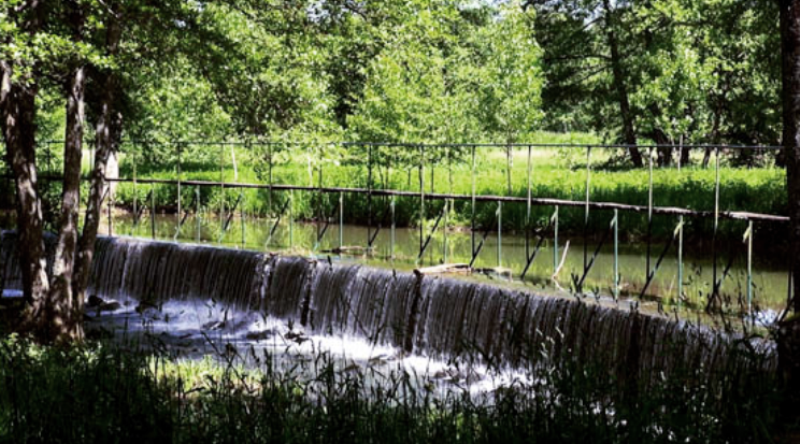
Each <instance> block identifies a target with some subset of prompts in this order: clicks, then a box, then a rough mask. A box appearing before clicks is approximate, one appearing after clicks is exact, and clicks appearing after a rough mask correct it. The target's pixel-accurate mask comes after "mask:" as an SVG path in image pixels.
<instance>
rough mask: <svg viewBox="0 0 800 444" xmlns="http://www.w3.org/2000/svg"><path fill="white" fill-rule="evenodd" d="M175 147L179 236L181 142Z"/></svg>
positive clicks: (179, 226) (179, 227)
mask: <svg viewBox="0 0 800 444" xmlns="http://www.w3.org/2000/svg"><path fill="white" fill-rule="evenodd" d="M175 147H176V148H175V149H176V151H177V157H178V167H177V168H178V170H177V173H178V196H177V197H178V233H176V235H175V237H176V238H177V237H178V234H179V233H180V230H181V144H177V145H175Z"/></svg>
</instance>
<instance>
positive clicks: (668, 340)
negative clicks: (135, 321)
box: [0, 232, 775, 381]
mask: <svg viewBox="0 0 800 444" xmlns="http://www.w3.org/2000/svg"><path fill="white" fill-rule="evenodd" d="M15 247H16V241H15V235H14V234H13V233H12V232H4V233H3V234H2V238H0V277H2V278H0V283H2V282H4V287H5V288H6V289H18V288H19V285H20V282H19V272H18V264H17V261H16V253H15V252H16V248H15ZM95 258H96V260H95V261H94V267H93V274H92V279H91V283H90V286H89V293H88V294H89V295H97V296H100V297H102V298H114V299H125V298H131V299H134V300H139V301H148V302H151V303H156V304H157V303H158V302H161V301H169V300H192V299H198V300H214V301H217V302H219V303H224V304H229V305H230V306H232V307H235V308H236V309H239V310H253V311H258V312H261V313H263V314H265V315H269V316H273V317H277V318H281V319H287V320H290V321H292V322H294V323H299V324H301V325H302V326H303V327H304V328H305V329H306V330H307V331H309V332H311V333H314V334H331V335H336V334H342V335H351V336H352V335H355V336H360V337H363V338H365V339H366V340H368V341H370V342H372V343H375V344H380V345H387V346H392V347H396V348H397V349H399V350H403V351H404V352H407V353H412V352H413V353H415V354H420V355H425V356H432V357H437V358H444V359H470V360H472V361H475V360H477V361H480V362H482V363H485V364H491V365H502V366H509V367H530V366H542V365H552V364H556V363H563V362H568V361H570V360H571V362H574V363H578V364H583V363H592V364H596V365H600V366H602V367H601V368H604V369H608V372H609V374H610V376H612V377H614V378H619V379H620V380H621V379H629V378H631V377H635V378H636V379H637V380H640V381H642V380H644V381H646V380H648V379H649V378H654V377H663V376H665V375H667V376H668V375H669V373H670V372H672V371H673V370H675V371H677V370H676V369H684V370H685V369H686V368H687V366H688V367H689V368H702V369H704V370H705V371H707V372H708V374H712V375H713V374H716V375H720V376H723V375H724V377H725V378H731V377H735V374H737V373H740V372H748V371H752V370H753V365H754V362H755V363H756V364H755V365H757V367H758V370H759V371H767V372H771V371H773V369H774V366H775V353H774V345H773V344H772V342H770V341H764V340H750V339H745V338H742V337H739V336H736V335H729V334H723V333H720V332H716V331H713V330H711V329H709V328H705V327H697V326H692V325H689V324H687V323H685V322H680V321H676V320H673V319H667V318H664V317H657V316H649V315H644V314H639V313H633V312H629V311H624V310H620V309H616V308H612V307H604V306H601V305H597V304H589V303H584V302H582V301H579V300H576V299H574V298H573V299H567V298H557V297H543V296H539V295H536V294H533V293H530V292H527V291H520V290H509V289H505V288H499V287H495V286H491V285H487V284H479V283H474V282H468V281H464V280H459V279H454V278H448V277H443V276H439V275H425V274H424V273H405V272H396V271H394V270H387V269H379V268H374V267H367V266H361V265H345V264H337V263H331V262H329V261H316V260H313V259H309V258H304V257H291V256H276V255H270V254H265V253H259V252H253V251H243V250H233V249H224V248H216V247H210V246H198V245H187V244H177V243H166V242H154V241H145V240H138V239H128V238H115V237H101V238H99V239H98V241H97V245H96V256H95ZM754 356H755V357H756V358H755V359H754Z"/></svg>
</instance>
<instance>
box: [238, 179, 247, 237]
mask: <svg viewBox="0 0 800 444" xmlns="http://www.w3.org/2000/svg"><path fill="white" fill-rule="evenodd" d="M239 219H241V223H242V247H244V245H245V244H246V243H247V242H246V239H245V234H246V228H245V223H246V222H247V214H246V213H245V211H244V188H239Z"/></svg>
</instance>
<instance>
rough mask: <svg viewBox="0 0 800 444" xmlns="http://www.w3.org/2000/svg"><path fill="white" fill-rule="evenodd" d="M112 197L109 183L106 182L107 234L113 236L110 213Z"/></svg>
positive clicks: (112, 222) (112, 223)
mask: <svg viewBox="0 0 800 444" xmlns="http://www.w3.org/2000/svg"><path fill="white" fill-rule="evenodd" d="M113 199H114V196H113V195H112V194H111V183H110V182H109V183H108V203H107V205H108V207H107V208H108V235H109V236H113V235H114V221H113V219H112V215H111V206H112V201H113Z"/></svg>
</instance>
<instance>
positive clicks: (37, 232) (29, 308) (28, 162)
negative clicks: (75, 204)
mask: <svg viewBox="0 0 800 444" xmlns="http://www.w3.org/2000/svg"><path fill="white" fill-rule="evenodd" d="M0 69H1V70H2V84H1V85H2V87H1V89H2V93H0V97H1V98H0V129H2V132H3V138H4V140H5V144H6V150H7V156H8V159H7V160H8V163H9V164H10V165H11V171H12V174H13V175H14V184H15V188H16V192H17V232H18V236H19V238H18V239H19V240H18V249H19V261H20V262H19V263H20V268H21V274H22V288H23V294H24V299H25V303H26V308H25V310H24V312H23V314H22V317H21V319H20V325H19V328H20V329H21V330H23V331H24V330H30V329H34V328H35V326H36V321H37V319H39V318H40V317H41V315H42V310H43V309H44V302H45V300H46V298H47V293H48V290H49V281H48V278H47V259H46V257H45V246H44V238H43V229H44V220H43V217H42V203H41V200H40V197H39V193H38V187H37V176H36V124H35V117H36V93H37V88H36V83H35V80H34V79H33V78H31V77H30V76H27V75H25V76H22V77H21V78H18V79H13V72H14V68H13V63H12V62H11V61H2V62H0Z"/></svg>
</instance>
